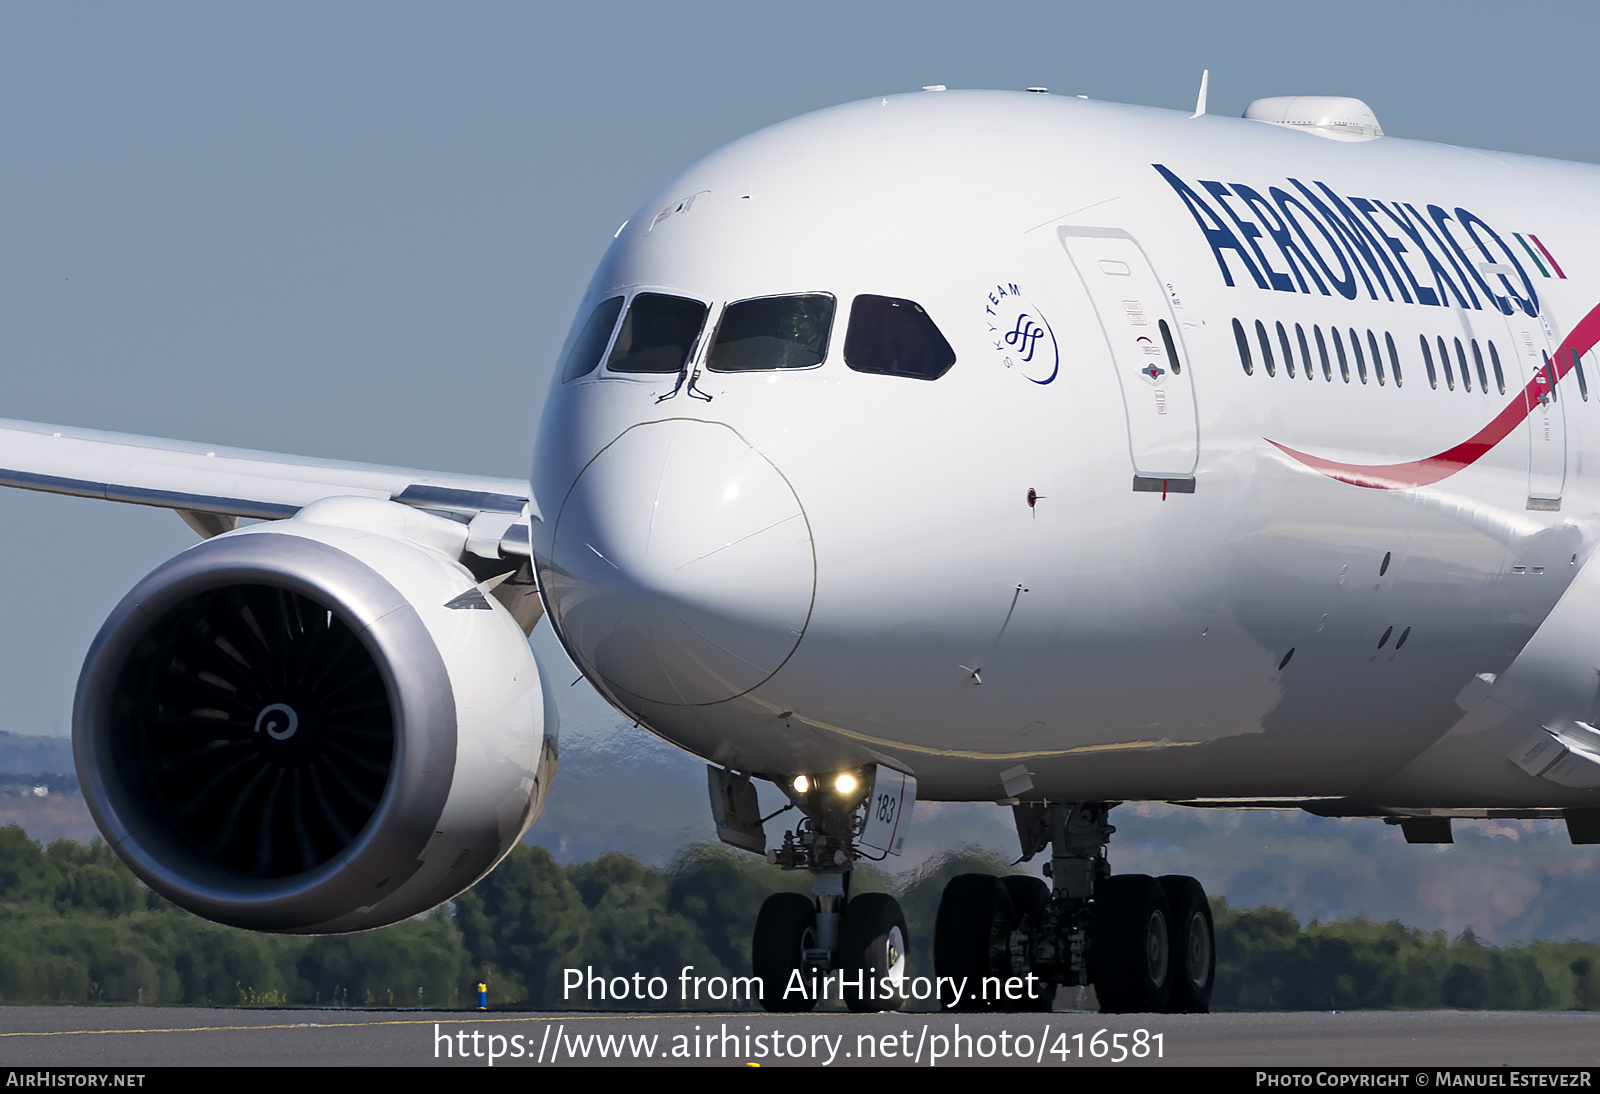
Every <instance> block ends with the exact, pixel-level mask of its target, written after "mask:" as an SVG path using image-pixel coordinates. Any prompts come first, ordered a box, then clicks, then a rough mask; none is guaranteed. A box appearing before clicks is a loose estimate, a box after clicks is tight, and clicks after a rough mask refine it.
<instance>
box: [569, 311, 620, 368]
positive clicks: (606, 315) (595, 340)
mask: <svg viewBox="0 0 1600 1094" xmlns="http://www.w3.org/2000/svg"><path fill="white" fill-rule="evenodd" d="M621 314H622V297H620V296H613V297H612V298H611V299H610V300H606V301H602V302H601V303H600V304H599V306H597V307H596V308H595V309H594V311H592V312H590V313H589V321H588V322H586V323H585V324H584V325H583V326H582V327H579V326H578V324H577V323H576V322H574V323H573V324H572V333H571V334H569V335H567V346H566V349H565V350H563V351H562V354H561V364H560V366H559V368H558V372H559V374H560V376H561V382H562V383H563V384H564V383H566V382H567V381H568V380H576V379H577V378H578V377H580V376H587V375H589V373H591V372H593V371H594V370H595V366H596V365H598V364H599V363H600V355H601V354H603V353H605V351H606V344H607V343H608V342H610V341H611V331H612V330H613V329H614V328H615V327H616V325H617V316H619V315H621Z"/></svg>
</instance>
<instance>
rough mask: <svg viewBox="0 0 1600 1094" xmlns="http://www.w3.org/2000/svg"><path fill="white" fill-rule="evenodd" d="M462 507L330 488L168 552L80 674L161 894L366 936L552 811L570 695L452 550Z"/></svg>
mask: <svg viewBox="0 0 1600 1094" xmlns="http://www.w3.org/2000/svg"><path fill="white" fill-rule="evenodd" d="M466 535H467V529H466V526H465V525H462V524H458V523H456V522H454V521H450V520H446V519H444V518H442V517H436V516H433V515H431V514H428V513H424V512H420V511H418V510H415V509H411V508H408V507H406V506H403V505H398V504H395V503H393V502H385V501H377V500H372V499H364V498H333V499H329V500H326V501H321V502H317V503H315V504H313V505H310V506H307V507H306V508H305V509H303V510H301V512H300V513H299V514H297V515H296V516H295V517H293V518H292V519H289V520H285V521H277V522H273V523H270V524H260V525H254V526H251V527H248V528H242V529H239V530H238V531H235V532H230V533H228V534H226V535H221V536H218V537H216V538H215V539H210V540H207V541H205V542H204V543H201V544H198V545H197V546H195V547H193V548H190V549H189V550H187V551H185V552H184V553H183V554H181V555H179V556H177V557H176V558H174V559H172V560H171V561H169V562H167V563H166V564H165V565H163V566H160V567H159V568H157V569H156V570H155V571H154V572H152V573H151V574H150V575H149V576H147V577H146V578H145V579H144V580H143V581H141V582H139V584H138V585H137V586H135V588H134V589H133V591H132V592H130V593H129V594H128V595H127V596H126V597H124V598H123V600H122V602H121V603H120V604H118V605H117V608H116V610H115V611H113V612H112V613H111V617H110V618H109V619H107V620H106V623H105V625H104V626H103V627H101V629H100V633H99V635H98V636H97V637H96V638H95V641H94V644H93V645H92V646H91V647H90V650H89V655H88V657H87V659H86V661H85V663H84V668H83V675H82V676H81V677H80V678H79V680H78V692H77V699H76V703H75V707H74V710H73V726H72V737H73V749H74V753H75V756H76V760H77V767H78V778H79V781H80V783H81V785H82V787H83V794H84V797H85V799H86V800H87V801H88V804H89V809H90V811H91V812H92V813H93V814H94V819H95V821H96V823H97V824H99V826H100V831H101V832H102V833H104V835H105V838H106V839H107V841H108V842H109V843H110V844H111V846H112V847H113V848H115V849H116V851H117V853H118V854H119V855H121V857H122V859H123V861H125V862H126V863H127V864H128V866H129V867H130V868H131V869H132V870H133V871H134V873H136V874H138V875H139V877H140V878H142V879H143V880H144V881H145V882H146V883H147V884H148V885H149V886H150V887H151V888H152V889H154V890H156V891H157V892H159V893H161V894H162V895H163V896H165V897H167V898H168V899H170V900H172V901H173V902H175V903H177V904H179V905H181V906H182V907H185V908H187V909H189V910H191V911H193V912H196V913H198V914H200V915H203V916H205V917H207V918H209V919H214V920H218V921H220V922H223V923H228V924H232V925H235V926H239V927H249V928H252V929H254V930H267V931H283V932H294V933H328V932H340V931H358V930H365V929H367V928H371V927H381V926H384V925H385V924H388V923H393V922H396V921H398V920H401V919H404V918H406V917H408V916H412V915H416V914H418V913H419V912H423V911H426V910H427V909H429V908H432V907H434V906H435V905H437V904H439V903H441V902H442V901H445V900H448V899H449V898H451V897H453V896H455V895H456V894H458V893H460V892H462V891H463V890H465V889H466V888H467V887H468V886H470V885H471V884H472V883H473V882H475V881H477V880H478V879H479V878H480V877H482V876H483V875H484V874H486V873H488V871H489V870H490V869H491V868H492V867H493V866H494V865H495V863H497V862H499V861H500V859H501V857H502V856H504V855H505V854H506V853H507V852H508V851H510V850H511V848H512V847H514V846H515V845H516V842H517V840H518V839H520V838H521V836H522V834H523V833H524V832H525V831H526V830H527V828H528V826H529V825H530V824H531V823H532V822H533V820H534V818H535V817H536V816H537V815H538V812H539V809H540V807H541V806H542V805H543V803H544V796H545V793H546V792H547V790H548V788H549V783H550V778H551V776H552V775H553V774H554V772H555V765H556V710H555V705H554V702H553V700H552V699H551V697H550V694H549V691H548V689H547V687H546V685H545V682H544V681H543V679H542V674H541V673H540V671H539V666H538V664H537V662H536V661H535V660H534V657H533V652H532V650H531V649H529V647H528V642H527V638H526V637H525V636H524V634H523V632H522V630H521V629H520V628H519V627H518V626H517V623H516V622H515V621H514V620H513V619H512V617H511V615H510V613H509V612H507V611H506V609H505V608H504V607H502V606H501V605H500V604H499V603H497V602H496V600H495V598H494V597H492V596H488V597H486V596H484V595H483V593H482V592H481V591H480V589H479V587H478V586H477V584H475V581H474V578H473V576H472V575H471V574H470V573H469V572H468V571H467V569H466V568H465V567H464V566H462V565H461V563H460V562H459V561H457V559H459V558H460V557H461V552H462V549H463V547H464V545H465V541H466Z"/></svg>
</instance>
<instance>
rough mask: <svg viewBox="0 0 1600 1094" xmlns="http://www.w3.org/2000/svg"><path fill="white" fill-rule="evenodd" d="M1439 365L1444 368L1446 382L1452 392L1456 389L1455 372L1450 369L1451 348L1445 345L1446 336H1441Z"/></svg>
mask: <svg viewBox="0 0 1600 1094" xmlns="http://www.w3.org/2000/svg"><path fill="white" fill-rule="evenodd" d="M1439 364H1441V365H1443V366H1444V382H1445V386H1447V387H1448V388H1449V389H1450V390H1451V391H1454V390H1455V389H1456V374H1455V370H1453V369H1452V368H1451V367H1450V347H1449V346H1447V345H1445V344H1444V336H1443V335H1440V336H1439Z"/></svg>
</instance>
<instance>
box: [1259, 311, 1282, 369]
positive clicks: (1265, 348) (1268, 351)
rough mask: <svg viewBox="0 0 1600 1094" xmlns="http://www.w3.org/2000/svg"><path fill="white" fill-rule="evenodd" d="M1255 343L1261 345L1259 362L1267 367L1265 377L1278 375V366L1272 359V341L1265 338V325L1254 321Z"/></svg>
mask: <svg viewBox="0 0 1600 1094" xmlns="http://www.w3.org/2000/svg"><path fill="white" fill-rule="evenodd" d="M1256 341H1257V342H1260V343H1261V361H1262V363H1263V364H1265V365H1266V366H1267V375H1268V376H1276V375H1278V365H1277V362H1275V361H1274V360H1273V358H1272V339H1270V338H1268V337H1267V325H1266V324H1265V323H1263V322H1262V321H1261V320H1259V319H1257V320H1256Z"/></svg>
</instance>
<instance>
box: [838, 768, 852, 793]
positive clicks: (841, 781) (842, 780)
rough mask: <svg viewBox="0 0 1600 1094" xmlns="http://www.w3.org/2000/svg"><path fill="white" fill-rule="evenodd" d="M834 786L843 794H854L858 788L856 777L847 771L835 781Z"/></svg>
mask: <svg viewBox="0 0 1600 1094" xmlns="http://www.w3.org/2000/svg"><path fill="white" fill-rule="evenodd" d="M833 788H834V789H835V790H837V791H838V792H839V793H841V794H853V793H855V790H856V777H855V776H854V775H851V774H849V773H848V772H846V773H845V774H843V775H840V776H839V777H838V778H837V779H835V780H834V781H833Z"/></svg>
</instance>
